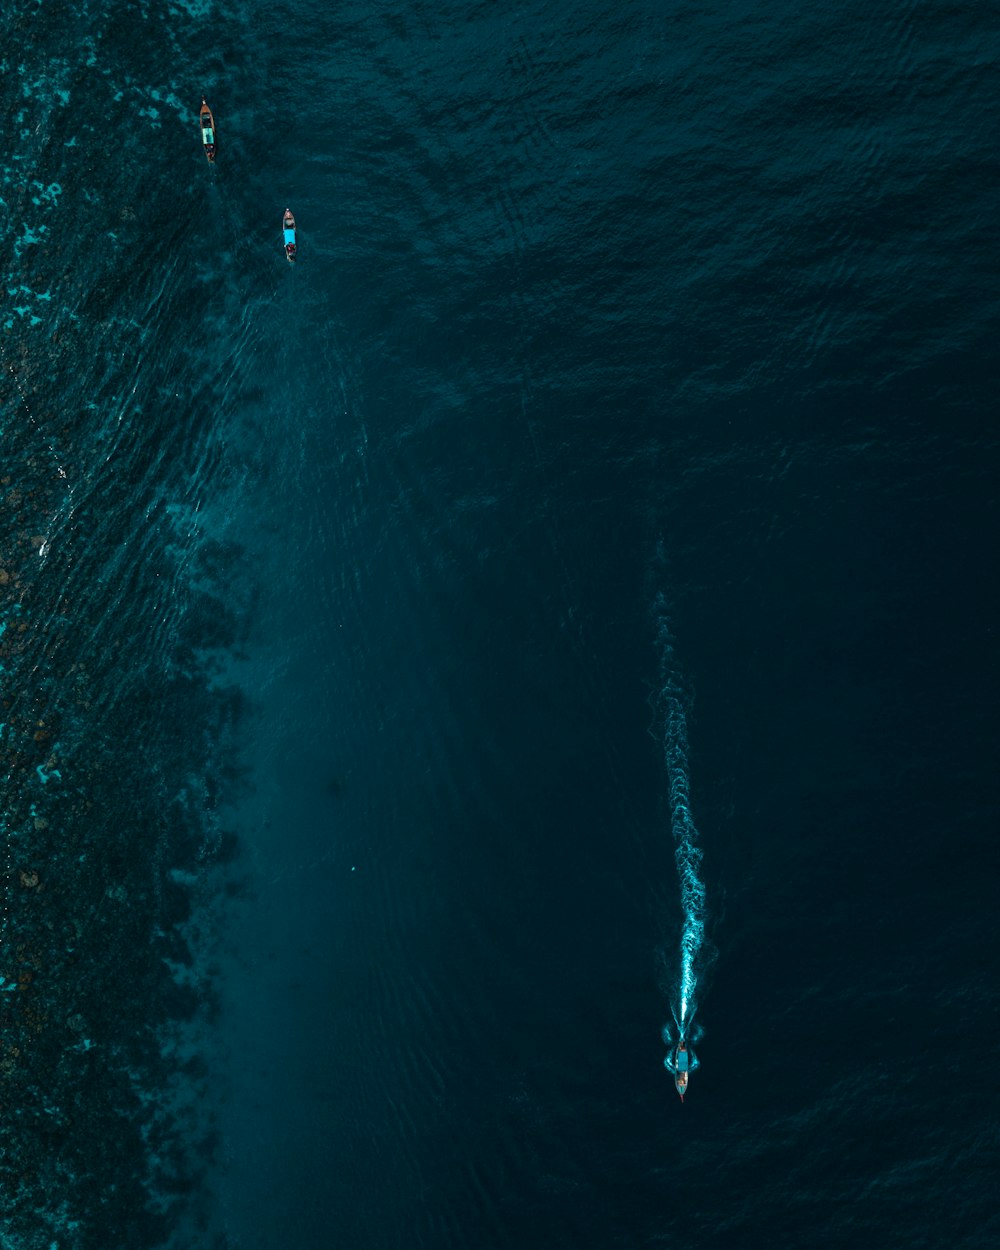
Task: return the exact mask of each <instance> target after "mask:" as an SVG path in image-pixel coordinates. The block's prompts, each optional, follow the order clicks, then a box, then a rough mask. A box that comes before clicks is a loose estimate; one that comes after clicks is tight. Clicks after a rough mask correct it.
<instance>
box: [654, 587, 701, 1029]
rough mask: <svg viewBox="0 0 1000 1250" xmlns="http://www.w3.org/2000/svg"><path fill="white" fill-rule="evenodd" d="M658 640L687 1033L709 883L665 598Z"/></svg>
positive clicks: (680, 1001) (680, 991)
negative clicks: (694, 810)
mask: <svg viewBox="0 0 1000 1250" xmlns="http://www.w3.org/2000/svg"><path fill="white" fill-rule="evenodd" d="M655 616H656V626H657V644H658V649H659V654H660V674H659V697H658V709H659V712H660V716H661V718H662V734H663V752H664V758H665V760H666V765H667V780H668V784H669V793H670V825H671V830H672V832H673V836H674V859H675V862H676V864H677V875H678V878H679V881H680V891H681V896H680V901H681V912H682V916H683V921H682V928H681V940H680V970H679V974H678V979H677V990H676V992H677V1003H676V1006H675V1007H674V1014H675V1015H676V1017H677V1025H678V1027H679V1029H680V1031H681V1035H682V1036H683V1035H684V1033H685V1031H686V1030H687V1028H688V1026H689V1025H690V1023H691V1021H692V1019H693V1017H694V1013H695V1010H696V1008H697V1006H698V967H699V955H700V954H701V950H702V946H703V944H704V940H705V885H704V882H703V881H702V879H701V860H702V852H701V848H700V847H699V845H698V828H697V826H696V825H695V823H694V816H693V815H692V813H691V783H690V774H689V768H688V735H687V709H686V705H687V698H686V695H685V692H684V690H683V687H682V684H681V682H680V679H679V677H678V670H677V665H676V662H675V656H674V642H673V636H672V634H671V632H670V624H669V620H668V617H667V612H666V601H665V599H664V598H663V596H662V595H658V596H657V600H656V605H655Z"/></svg>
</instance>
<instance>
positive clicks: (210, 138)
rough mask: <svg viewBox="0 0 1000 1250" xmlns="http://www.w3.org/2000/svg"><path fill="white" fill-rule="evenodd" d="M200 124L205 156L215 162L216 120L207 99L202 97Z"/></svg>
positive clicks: (199, 115)
mask: <svg viewBox="0 0 1000 1250" xmlns="http://www.w3.org/2000/svg"><path fill="white" fill-rule="evenodd" d="M198 123H199V125H200V126H201V141H202V143H203V144H204V147H205V155H206V156H207V157H208V159H209V160H210V161H214V160H215V118H214V117H213V116H212V110H211V109H210V108H209V107H208V103H207V101H206V100H205V97H204V96H202V97H201V110H200V112H199V113H198Z"/></svg>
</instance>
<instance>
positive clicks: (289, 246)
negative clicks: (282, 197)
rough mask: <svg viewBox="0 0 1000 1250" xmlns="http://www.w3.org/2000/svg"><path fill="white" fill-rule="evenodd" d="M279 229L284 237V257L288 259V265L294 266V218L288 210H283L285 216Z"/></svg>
mask: <svg viewBox="0 0 1000 1250" xmlns="http://www.w3.org/2000/svg"><path fill="white" fill-rule="evenodd" d="M281 228H282V230H283V231H284V236H285V256H286V257H287V258H288V263H289V264H290V265H294V264H295V218H294V217H293V216H292V211H291V209H289V208H286V209H285V215H284V217H282V219H281Z"/></svg>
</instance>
